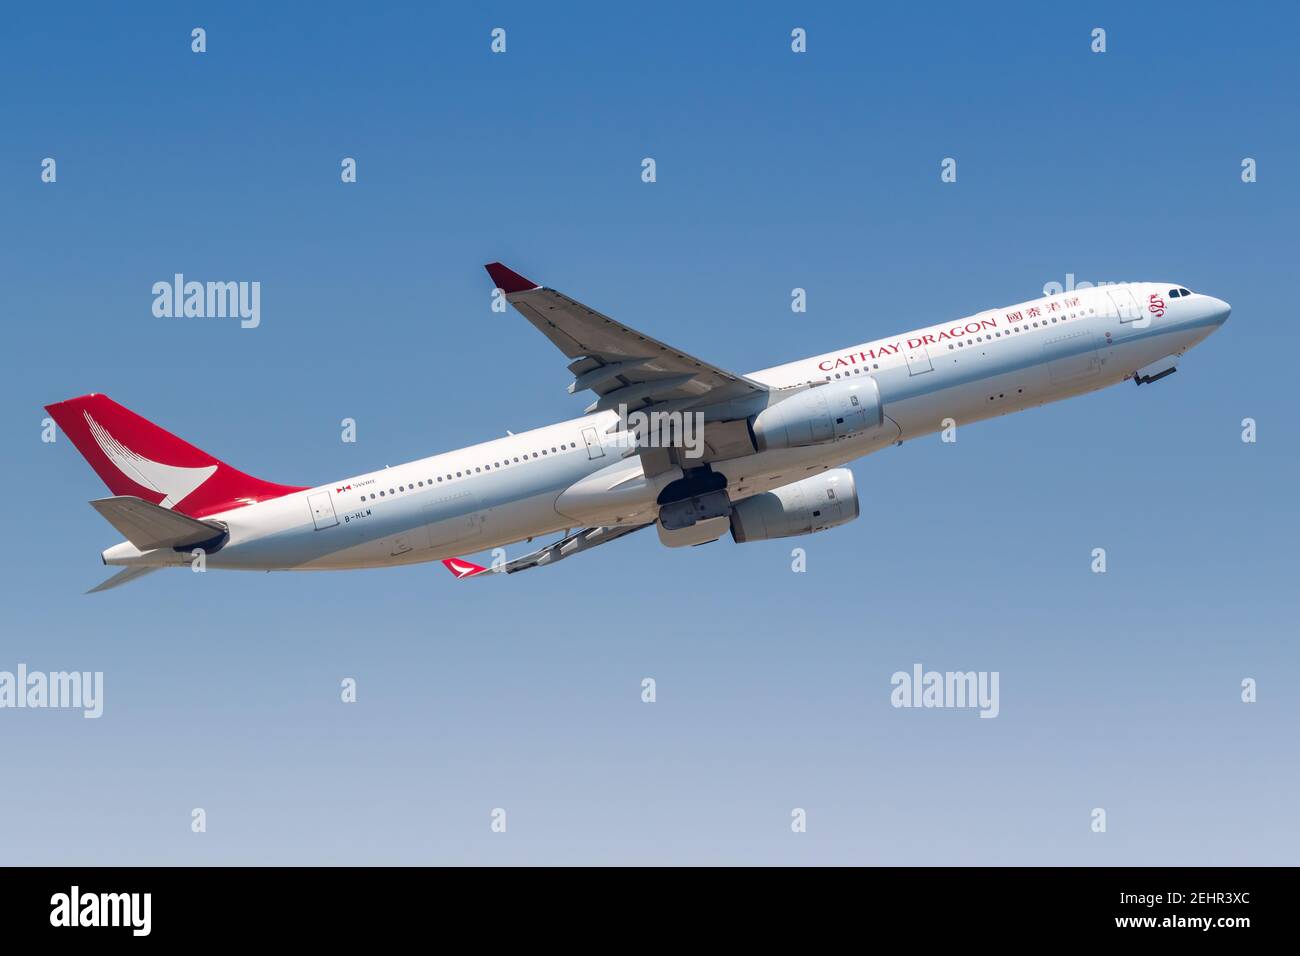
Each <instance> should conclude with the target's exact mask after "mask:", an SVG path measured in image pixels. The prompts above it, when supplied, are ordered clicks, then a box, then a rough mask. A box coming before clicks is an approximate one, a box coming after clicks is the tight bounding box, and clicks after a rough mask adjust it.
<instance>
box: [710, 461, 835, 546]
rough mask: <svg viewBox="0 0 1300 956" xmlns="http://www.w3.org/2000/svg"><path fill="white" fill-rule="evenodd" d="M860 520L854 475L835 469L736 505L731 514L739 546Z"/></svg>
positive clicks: (732, 526) (733, 531) (732, 530)
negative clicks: (749, 542)
mask: <svg viewBox="0 0 1300 956" xmlns="http://www.w3.org/2000/svg"><path fill="white" fill-rule="evenodd" d="M857 516H858V489H857V486H856V485H855V484H854V483H853V472H851V471H849V470H848V469H847V468H832V469H831V470H830V471H824V472H822V473H821V474H820V475H813V476H812V477H811V478H805V479H803V480H802V481H796V482H794V483H793V484H789V485H782V486H781V487H780V488H773V489H772V490H771V491H768V492H765V493H764V494H761V495H754V497H752V498H746V499H745V500H744V501H741V502H739V503H738V504H736V505H735V506H734V507H733V508H732V510H731V536H732V537H733V538H735V539H736V543H737V544H742V543H744V542H746V541H767V540H769V539H771V538H789V537H793V536H794V535H799V534H811V533H812V532H814V531H823V530H825V529H826V528H833V527H835V526H836V525H841V524H845V523H847V522H849V521H852V520H853V519H854V518H856V517H857Z"/></svg>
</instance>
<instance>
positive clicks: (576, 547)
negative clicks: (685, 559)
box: [442, 522, 652, 578]
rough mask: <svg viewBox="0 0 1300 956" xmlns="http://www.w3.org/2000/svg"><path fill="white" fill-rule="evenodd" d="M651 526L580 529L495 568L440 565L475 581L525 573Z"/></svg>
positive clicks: (456, 562) (460, 562) (457, 561)
mask: <svg viewBox="0 0 1300 956" xmlns="http://www.w3.org/2000/svg"><path fill="white" fill-rule="evenodd" d="M651 523H652V522H651ZM651 523H647V524H629V525H614V526H611V527H607V528H583V529H582V530H581V531H575V532H574V533H573V534H570V535H566V536H565V537H563V538H561V539H560V540H559V541H555V542H552V543H551V544H548V545H546V546H545V547H542V548H538V549H537V550H536V551H533V552H531V553H529V554H525V555H524V556H523V557H520V558H515V559H514V560H513V561H507V562H506V563H505V564H503V565H501V566H500V567H499V568H485V567H483V566H482V565H481V564H475V563H474V562H473V561H466V560H464V559H463V558H447V559H445V560H444V561H443V562H442V563H443V565H444V566H445V567H446V568H447V570H448V571H450V572H451V573H452V574H454V575H455V576H456V577H458V578H477V577H480V576H482V575H492V574H514V573H515V572H516V571H527V570H528V569H529V568H537V567H541V566H542V565H544V564H554V563H555V562H556V561H563V560H564V559H565V558H568V557H572V556H573V555H575V554H578V553H579V552H581V551H586V550H588V549H589V548H594V547H596V545H598V544H607V543H608V542H610V541H617V540H618V539H619V538H621V537H623V536H625V535H629V534H631V533H632V532H633V531H640V530H641V529H642V528H648V527H650V524H651Z"/></svg>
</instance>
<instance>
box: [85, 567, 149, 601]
mask: <svg viewBox="0 0 1300 956" xmlns="http://www.w3.org/2000/svg"><path fill="white" fill-rule="evenodd" d="M157 570H159V569H158V568H156V567H151V566H149V565H141V564H138V565H135V566H134V567H130V568H123V569H122V570H121V571H118V572H117V574H115V575H113V576H112V577H111V578H109V579H108V580H107V581H105V582H104V583H103V584H97V585H95V586H94V587H93V588H91V589H90V590H89V591H87V592H86V593H87V594H94V593H95V592H97V591H108V590H111V589H112V588H120V587H121V586H122V585H123V584H126V583H127V582H129V581H134V580H135V579H136V578H142V577H144V576H145V575H146V574H149V573H151V572H153V571H157Z"/></svg>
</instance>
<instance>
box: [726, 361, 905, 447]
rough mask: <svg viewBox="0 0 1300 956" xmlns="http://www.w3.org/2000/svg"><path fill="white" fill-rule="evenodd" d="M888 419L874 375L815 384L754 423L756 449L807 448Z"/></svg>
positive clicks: (774, 406)
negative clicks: (872, 376)
mask: <svg viewBox="0 0 1300 956" xmlns="http://www.w3.org/2000/svg"><path fill="white" fill-rule="evenodd" d="M884 420H885V412H884V409H883V408H882V407H881V404H880V389H879V387H877V385H876V380H875V379H873V378H871V377H870V376H863V377H862V378H860V379H848V380H841V381H838V382H829V383H827V384H825V385H815V386H813V387H812V388H807V389H804V390H803V391H802V392H796V393H795V394H794V395H791V396H790V397H789V398H787V399H785V400H784V401H780V402H777V403H776V404H775V405H769V406H768V407H767V408H765V409H763V410H762V411H761V412H759V413H758V414H757V415H756V416H754V419H753V421H752V422H751V423H750V429H751V431H752V432H753V434H754V446H755V447H756V448H757V449H758V450H759V451H768V450H770V449H773V448H803V447H805V446H807V445H821V444H824V443H825V442H829V441H834V440H835V439H837V438H844V437H847V436H849V435H856V434H858V433H859V432H865V431H868V430H870V429H872V428H877V427H879V426H880V424H881V423H882V422H884Z"/></svg>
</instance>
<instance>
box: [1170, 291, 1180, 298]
mask: <svg viewBox="0 0 1300 956" xmlns="http://www.w3.org/2000/svg"><path fill="white" fill-rule="evenodd" d="M1182 294H1183V290H1182V289H1170V290H1169V298H1171V299H1177V298H1178V297H1179V296H1181V295H1182Z"/></svg>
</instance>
